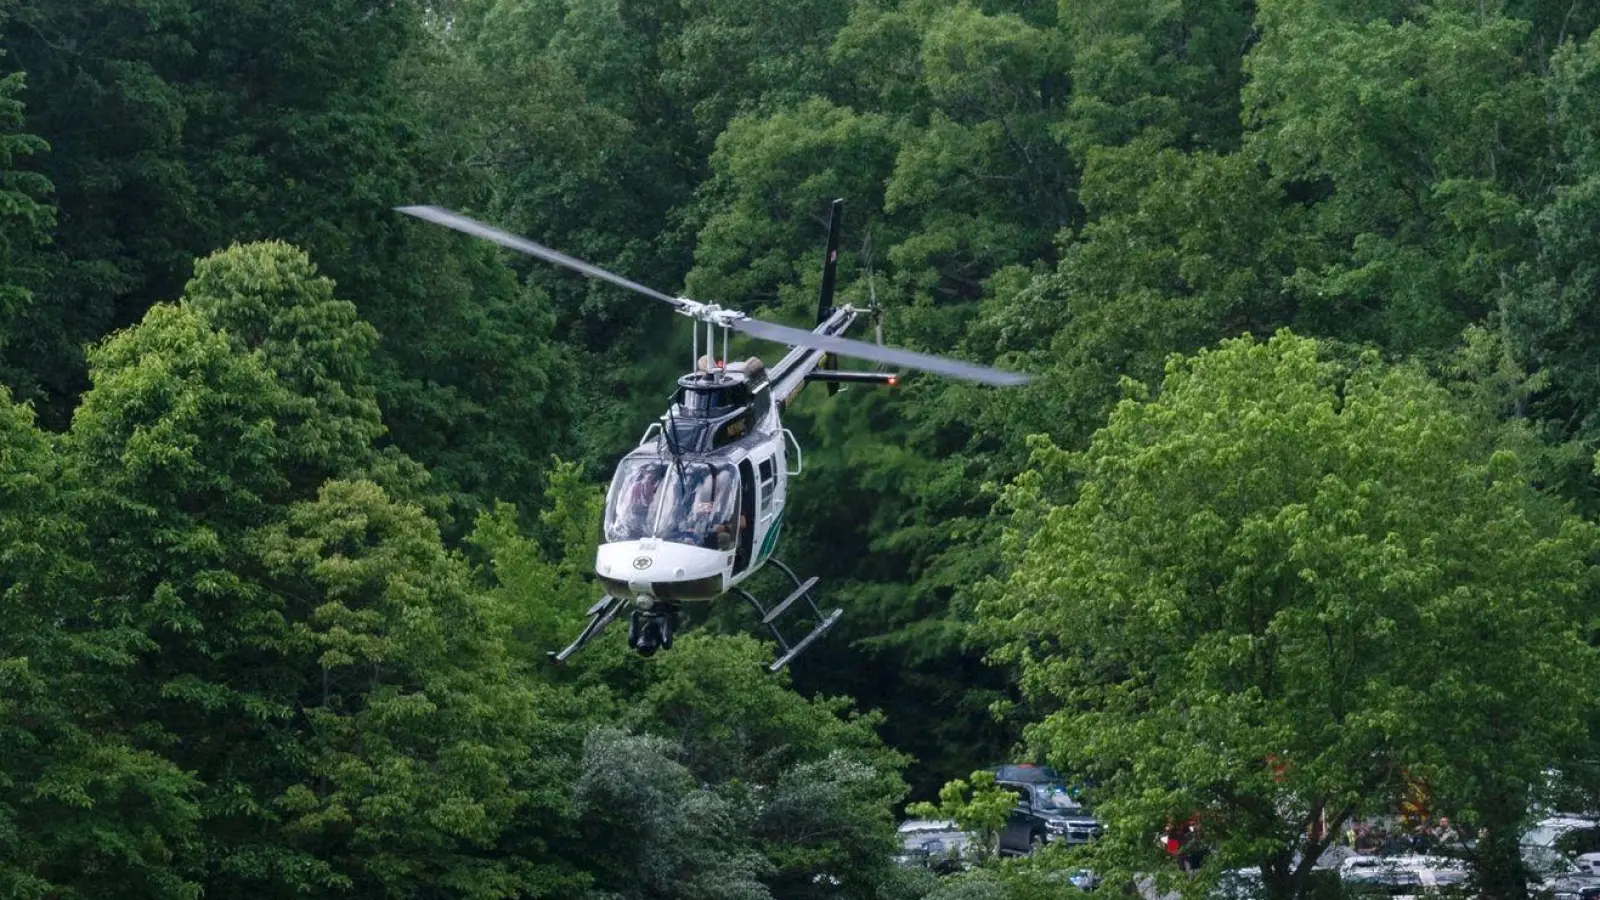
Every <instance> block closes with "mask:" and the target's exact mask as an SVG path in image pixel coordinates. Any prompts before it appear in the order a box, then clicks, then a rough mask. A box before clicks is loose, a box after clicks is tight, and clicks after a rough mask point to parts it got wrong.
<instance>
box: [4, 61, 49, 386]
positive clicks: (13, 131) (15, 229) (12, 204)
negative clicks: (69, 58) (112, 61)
mask: <svg viewBox="0 0 1600 900" xmlns="http://www.w3.org/2000/svg"><path fill="white" fill-rule="evenodd" d="M0 58H3V57H0ZM22 86H23V75H22V73H21V72H12V73H7V74H0V222H3V223H4V225H5V227H4V229H3V230H0V351H4V350H5V349H6V344H7V343H8V342H11V343H15V342H17V338H19V337H23V335H22V334H20V333H18V332H20V329H18V328H17V327H16V319H17V318H18V316H19V314H20V313H21V311H22V309H23V308H24V307H25V306H27V305H28V304H29V302H30V301H31V300H32V298H33V293H32V291H31V290H30V286H33V285H36V284H38V282H39V280H40V278H41V275H42V273H41V272H40V263H41V260H40V258H39V251H40V249H41V246H42V245H43V244H44V243H45V242H46V241H47V240H48V239H49V230H48V229H49V228H50V226H51V225H53V224H54V223H55V210H54V208H52V207H51V206H49V205H48V204H47V203H45V202H44V199H45V197H46V196H47V195H48V193H49V191H50V182H49V181H48V180H47V179H45V177H44V176H42V175H40V174H38V173H36V172H29V171H26V170H23V169H21V168H20V163H21V160H22V159H23V158H24V157H28V156H32V155H34V154H38V153H41V152H43V151H45V150H48V149H49V145H48V144H46V143H45V142H44V141H43V140H41V139H39V138H38V137H36V136H35V135H32V134H28V133H26V132H25V131H22V130H20V128H19V126H21V125H22V121H23V116H22V102H21V101H20V100H18V99H17V95H18V94H20V93H21V92H22ZM29 377H30V376H28V375H27V373H25V372H21V371H15V370H13V369H12V368H11V366H9V365H7V366H6V367H5V368H4V369H0V379H4V381H5V382H6V383H10V384H19V383H22V382H25V381H27V380H28V379H29Z"/></svg>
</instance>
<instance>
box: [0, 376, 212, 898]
mask: <svg viewBox="0 0 1600 900" xmlns="http://www.w3.org/2000/svg"><path fill="white" fill-rule="evenodd" d="M0 447H4V448H5V450H4V452H0V548H3V549H0V614H3V618H4V622H5V628H4V629H0V891H3V892H4V893H5V894H7V895H8V896H14V897H19V898H24V897H25V898H46V897H62V898H89V897H98V896H112V895H116V896H124V897H130V898H150V900H154V898H171V900H178V898H184V900H189V898H193V897H195V896H197V895H198V885H197V883H196V882H195V880H194V879H193V875H194V871H193V869H192V857H191V855H190V853H189V851H190V848H191V847H192V845H193V843H194V842H195V841H196V840H197V839H198V837H199V833H198V830H197V827H196V826H197V824H198V820H199V810H198V808H197V805H196V803H195V798H196V794H197V793H198V788H199V785H198V784H197V783H196V782H195V780H194V779H193V777H192V776H191V775H190V774H189V773H186V772H185V771H183V770H182V769H181V768H180V767H179V766H177V765H174V764H173V763H172V762H171V761H169V760H167V759H165V758H164V757H163V756H162V755H161V754H160V753H158V752H152V751H151V750H150V749H148V748H147V747H145V746H142V745H143V744H144V741H143V740H141V737H140V735H139V731H140V723H138V722H137V721H134V722H130V721H128V720H126V719H125V718H124V712H123V710H121V709H120V708H119V707H118V705H117V703H116V702H115V693H114V692H113V691H112V690H111V686H112V685H114V684H115V683H116V682H118V681H120V680H122V679H126V678H127V677H129V675H130V672H131V671H132V669H133V663H134V661H135V658H136V654H137V653H139V652H140V651H141V650H143V649H144V648H145V647H146V646H147V642H146V640H145V639H143V637H142V636H141V635H139V634H137V633H136V632H134V631H133V630H131V629H128V628H125V627H121V626H119V625H118V624H117V623H115V622H105V621H100V620H97V618H96V616H95V610H94V603H93V596H92V594H91V593H90V592H89V591H88V590H87V587H88V585H89V583H90V579H89V577H88V576H89V573H90V559H91V557H90V554H89V553H88V549H89V548H88V547H87V546H86V544H85V542H84V540H83V538H84V533H83V528H82V526H81V524H80V523H79V520H77V519H76V517H75V516H74V515H73V507H72V505H71V503H70V501H71V495H72V494H73V492H74V487H75V485H74V484H73V483H72V482H71V480H70V479H69V477H68V473H67V472H66V470H65V467H64V466H63V465H62V459H61V457H60V454H59V453H57V452H56V450H55V447H54V446H53V445H52V441H51V440H50V439H49V438H48V437H46V435H45V434H44V433H42V432H41V431H40V430H39V429H38V428H37V427H36V426H35V425H34V423H33V417H32V415H31V414H30V413H29V411H28V410H27V409H25V408H24V407H22V406H20V405H18V404H16V403H14V402H12V400H11V398H10V397H9V395H8V394H7V392H6V391H5V390H4V389H3V388H0Z"/></svg>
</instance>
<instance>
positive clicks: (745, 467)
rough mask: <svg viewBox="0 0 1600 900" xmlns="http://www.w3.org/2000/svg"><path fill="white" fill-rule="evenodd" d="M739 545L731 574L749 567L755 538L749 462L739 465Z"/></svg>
mask: <svg viewBox="0 0 1600 900" xmlns="http://www.w3.org/2000/svg"><path fill="white" fill-rule="evenodd" d="M739 519H740V525H741V527H740V528H739V543H738V549H737V550H735V551H734V556H733V574H735V575H738V574H739V573H741V572H743V571H744V570H745V569H747V568H749V567H750V547H751V545H752V543H754V541H755V537H756V472H755V469H754V468H752V467H751V466H750V460H748V459H747V460H745V461H744V462H741V463H739Z"/></svg>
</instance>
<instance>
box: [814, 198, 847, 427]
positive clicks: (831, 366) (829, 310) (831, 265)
mask: <svg viewBox="0 0 1600 900" xmlns="http://www.w3.org/2000/svg"><path fill="white" fill-rule="evenodd" d="M843 211H844V198H842V197H841V198H839V199H837V200H835V201H833V215H832V216H831V217H830V218H829V219H828V255H827V256H825V257H823V260H822V290H821V292H820V293H819V294H818V296H817V324H818V325H821V324H822V323H823V322H825V321H827V319H828V317H829V316H831V315H833V285H834V280H835V277H836V273H837V270H838V267H839V220H840V219H841V218H842V213H843ZM822 368H824V369H828V370H830V371H831V370H837V369H838V368H839V360H838V358H837V357H835V356H834V355H833V354H832V353H829V354H828V355H826V356H824V357H823V358H822ZM838 390H839V385H838V384H837V383H835V382H832V381H830V382H828V396H830V397H831V396H833V395H834V394H835V393H837V392H838Z"/></svg>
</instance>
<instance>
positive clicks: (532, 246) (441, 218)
mask: <svg viewBox="0 0 1600 900" xmlns="http://www.w3.org/2000/svg"><path fill="white" fill-rule="evenodd" d="M395 210H396V211H398V212H403V213H405V214H406V215H408V216H416V217H417V218H419V219H426V220H428V221H429V222H433V223H435V224H438V225H443V226H444V227H446V228H454V229H455V230H457V231H460V232H464V233H466V234H470V235H473V236H474V237H481V238H484V239H486V240H491V241H494V242H495V243H496V244H499V245H500V246H502V247H510V248H511V249H512V250H520V251H522V252H523V253H527V254H529V255H530V256H537V257H539V258H540V259H542V260H544V261H546V262H552V263H555V264H556V265H558V266H564V267H566V268H568V269H571V270H573V271H574V272H582V273H583V274H585V275H587V276H589V277H590V278H598V279H600V280H601V281H609V282H611V283H612V284H614V285H617V286H618V287H625V288H627V289H628V290H630V291H633V292H635V293H639V294H643V295H645V296H646V297H649V298H651V299H654V300H660V301H661V302H662V303H670V304H672V305H673V306H674V307H677V308H678V309H683V308H684V306H685V304H684V302H683V301H682V300H679V299H678V298H677V297H669V296H667V295H666V294H663V293H661V292H660V291H658V290H654V289H652V288H647V287H645V286H644V285H642V284H639V283H638V282H635V281H629V280H628V279H626V278H623V277H622V276H621V275H617V274H615V273H612V272H607V271H606V270H605V269H602V268H600V267H599V266H596V265H591V264H589V263H586V262H584V261H583V260H581V259H577V258H575V257H571V256H568V255H566V254H565V253H562V252H561V251H559V250H551V249H550V248H549V247H546V246H545V245H543V244H536V243H534V242H533V241H530V240H528V239H527V238H525V237H518V236H517V235H514V234H511V233H510V232H506V231H501V230H500V229H498V228H495V227H494V226H492V225H485V224H483V223H482V222H479V221H478V220H477V219H469V218H467V217H466V216H463V215H461V214H460V213H454V212H451V211H450V210H448V209H443V208H441V207H437V206H396V207H395Z"/></svg>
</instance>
